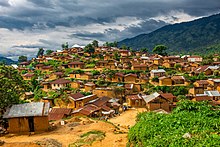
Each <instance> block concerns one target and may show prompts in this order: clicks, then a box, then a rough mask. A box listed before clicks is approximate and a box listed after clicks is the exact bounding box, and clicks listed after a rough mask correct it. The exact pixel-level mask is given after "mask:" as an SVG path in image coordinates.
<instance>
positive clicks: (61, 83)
mask: <svg viewBox="0 0 220 147" xmlns="http://www.w3.org/2000/svg"><path fill="white" fill-rule="evenodd" d="M69 83H71V81H70V80H66V79H64V78H61V79H57V80H55V81H52V82H50V85H51V87H52V89H61V88H66V87H68V84H69Z"/></svg>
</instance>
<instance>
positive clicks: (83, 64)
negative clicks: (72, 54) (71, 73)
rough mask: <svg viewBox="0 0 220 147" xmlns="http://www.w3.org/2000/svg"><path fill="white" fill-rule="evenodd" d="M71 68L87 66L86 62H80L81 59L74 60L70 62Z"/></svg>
mask: <svg viewBox="0 0 220 147" xmlns="http://www.w3.org/2000/svg"><path fill="white" fill-rule="evenodd" d="M68 67H69V68H74V69H83V68H84V67H85V63H83V62H79V61H74V62H70V63H68Z"/></svg>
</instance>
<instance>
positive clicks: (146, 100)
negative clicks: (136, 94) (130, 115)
mask: <svg viewBox="0 0 220 147" xmlns="http://www.w3.org/2000/svg"><path fill="white" fill-rule="evenodd" d="M158 96H160V94H159V93H157V92H155V93H153V94H151V95H143V96H142V97H143V99H144V101H145V103H149V102H150V101H152V100H154V99H155V98H157V97H158Z"/></svg>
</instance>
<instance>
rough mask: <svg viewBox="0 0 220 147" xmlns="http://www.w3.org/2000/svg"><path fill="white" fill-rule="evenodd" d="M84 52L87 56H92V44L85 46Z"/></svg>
mask: <svg viewBox="0 0 220 147" xmlns="http://www.w3.org/2000/svg"><path fill="white" fill-rule="evenodd" d="M84 52H86V53H89V54H93V53H94V52H95V48H94V47H93V45H92V44H88V45H86V46H85V48H84Z"/></svg>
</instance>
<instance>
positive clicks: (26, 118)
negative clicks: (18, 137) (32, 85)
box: [3, 102, 50, 133]
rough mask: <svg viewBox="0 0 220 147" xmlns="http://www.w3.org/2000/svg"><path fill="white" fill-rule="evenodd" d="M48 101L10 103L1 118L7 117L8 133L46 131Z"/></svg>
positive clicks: (47, 124)
mask: <svg viewBox="0 0 220 147" xmlns="http://www.w3.org/2000/svg"><path fill="white" fill-rule="evenodd" d="M49 108H50V105H49V103H43V102H35V103H25V104H17V105H12V107H11V108H9V109H7V111H6V112H5V114H4V116H3V118H7V119H8V124H9V128H8V131H9V132H10V133H28V132H41V131H47V130H48V127H49V122H48V114H49Z"/></svg>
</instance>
